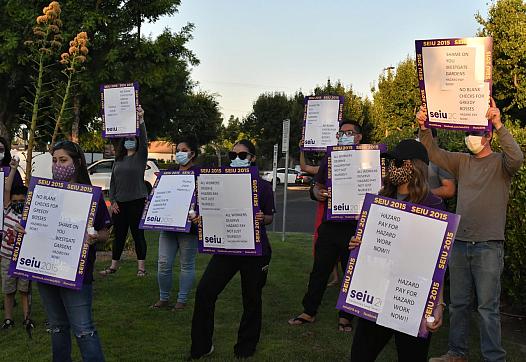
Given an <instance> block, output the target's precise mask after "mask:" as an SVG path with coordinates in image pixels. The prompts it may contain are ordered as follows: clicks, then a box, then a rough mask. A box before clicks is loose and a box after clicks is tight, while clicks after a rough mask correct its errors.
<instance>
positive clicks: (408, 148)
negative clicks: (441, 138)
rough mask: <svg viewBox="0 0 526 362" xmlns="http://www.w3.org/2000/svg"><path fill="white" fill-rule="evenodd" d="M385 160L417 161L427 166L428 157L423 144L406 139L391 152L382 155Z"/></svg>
mask: <svg viewBox="0 0 526 362" xmlns="http://www.w3.org/2000/svg"><path fill="white" fill-rule="evenodd" d="M383 156H384V157H385V158H387V159H395V160H398V161H403V160H413V159H418V160H422V161H424V162H425V163H426V164H428V165H429V156H428V155H427V150H426V148H425V147H424V145H423V144H421V143H420V142H418V141H417V140H413V139H407V140H403V141H400V143H399V144H397V145H396V147H395V148H393V150H392V151H391V152H387V153H385V154H383Z"/></svg>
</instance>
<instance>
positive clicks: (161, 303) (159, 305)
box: [150, 300, 173, 309]
mask: <svg viewBox="0 0 526 362" xmlns="http://www.w3.org/2000/svg"><path fill="white" fill-rule="evenodd" d="M170 308H173V305H170V301H168V300H158V301H157V302H155V303H154V304H152V305H151V306H150V309H170Z"/></svg>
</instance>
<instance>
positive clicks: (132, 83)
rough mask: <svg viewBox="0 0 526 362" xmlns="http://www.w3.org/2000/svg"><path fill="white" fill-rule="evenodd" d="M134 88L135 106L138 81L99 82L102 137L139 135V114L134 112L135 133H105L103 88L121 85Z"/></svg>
mask: <svg viewBox="0 0 526 362" xmlns="http://www.w3.org/2000/svg"><path fill="white" fill-rule="evenodd" d="M131 86H133V88H134V89H135V107H136V108H137V107H138V106H139V104H140V103H139V82H137V81H134V82H131V83H116V84H101V85H100V87H99V90H100V116H101V118H102V137H103V138H124V137H133V136H139V134H140V129H139V114H138V113H137V111H136V112H135V114H136V117H135V133H119V134H110V135H108V134H107V133H106V116H105V115H104V90H105V89H111V88H122V87H131Z"/></svg>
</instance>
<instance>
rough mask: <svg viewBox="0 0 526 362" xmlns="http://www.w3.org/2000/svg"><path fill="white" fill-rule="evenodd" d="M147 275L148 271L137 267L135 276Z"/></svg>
mask: <svg viewBox="0 0 526 362" xmlns="http://www.w3.org/2000/svg"><path fill="white" fill-rule="evenodd" d="M147 275H148V272H147V271H146V270H144V269H139V270H137V276H138V277H139V278H142V277H145V276H147Z"/></svg>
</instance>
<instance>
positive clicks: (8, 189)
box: [4, 157, 19, 207]
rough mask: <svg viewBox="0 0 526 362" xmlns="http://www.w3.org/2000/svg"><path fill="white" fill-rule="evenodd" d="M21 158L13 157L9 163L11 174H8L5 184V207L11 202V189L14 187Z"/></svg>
mask: <svg viewBox="0 0 526 362" xmlns="http://www.w3.org/2000/svg"><path fill="white" fill-rule="evenodd" d="M18 163H19V160H18V159H17V158H15V157H13V158H12V159H11V162H10V163H9V167H10V168H11V169H10V170H9V176H7V178H6V180H5V184H4V207H7V206H8V205H9V204H10V203H11V189H12V187H13V181H14V179H15V176H16V172H17V170H18Z"/></svg>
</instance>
